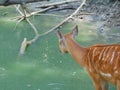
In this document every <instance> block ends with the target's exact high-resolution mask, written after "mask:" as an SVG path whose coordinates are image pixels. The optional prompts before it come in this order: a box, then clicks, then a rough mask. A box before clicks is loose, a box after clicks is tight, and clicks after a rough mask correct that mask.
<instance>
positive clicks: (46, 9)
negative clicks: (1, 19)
mask: <svg viewBox="0 0 120 90" xmlns="http://www.w3.org/2000/svg"><path fill="white" fill-rule="evenodd" d="M52 8H54V6H50V7H48V8H45V9H42V10H39V11H36V12H32V13H30V14H26V16H25V17H26V18H28V17H30V16H32V15H35V14H38V13H43V12H46V11H48V10H50V9H52ZM21 18H24V16H23V15H22V16H17V17H14V18H13V19H21Z"/></svg>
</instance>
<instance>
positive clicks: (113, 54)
mask: <svg viewBox="0 0 120 90" xmlns="http://www.w3.org/2000/svg"><path fill="white" fill-rule="evenodd" d="M114 56H115V52H113V53H112V58H111V60H110V63H111V64H112V62H113V59H114Z"/></svg>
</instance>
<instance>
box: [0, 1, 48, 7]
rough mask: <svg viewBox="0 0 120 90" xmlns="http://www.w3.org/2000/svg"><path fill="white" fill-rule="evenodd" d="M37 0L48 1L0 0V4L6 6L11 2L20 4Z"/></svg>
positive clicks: (11, 3)
mask: <svg viewBox="0 0 120 90" xmlns="http://www.w3.org/2000/svg"><path fill="white" fill-rule="evenodd" d="M38 1H48V0H0V6H8V5H13V4H22V3H32V2H38Z"/></svg>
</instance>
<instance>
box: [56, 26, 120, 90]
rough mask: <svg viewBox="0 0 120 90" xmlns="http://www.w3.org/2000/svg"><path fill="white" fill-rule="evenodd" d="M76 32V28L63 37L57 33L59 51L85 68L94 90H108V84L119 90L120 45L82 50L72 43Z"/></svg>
mask: <svg viewBox="0 0 120 90" xmlns="http://www.w3.org/2000/svg"><path fill="white" fill-rule="evenodd" d="M75 30H76V31H75ZM77 32H78V31H77V26H76V27H75V28H74V29H73V31H72V33H70V34H65V35H63V34H62V33H60V32H58V36H60V37H59V38H60V39H59V45H60V49H61V51H62V52H63V53H67V52H69V53H70V54H71V56H72V57H73V58H74V59H75V60H76V61H77V62H78V63H79V64H80V65H81V66H83V67H84V68H86V70H87V71H88V73H89V75H90V76H91V78H92V80H93V82H94V85H95V88H96V90H108V82H110V83H112V84H114V85H116V86H117V90H120V45H119V44H112V45H102V44H97V45H93V46H90V47H87V48H84V47H82V46H80V45H78V44H77V43H76V42H75V41H74V38H73V35H76V33H77ZM73 33H75V34H73ZM63 43H64V45H63Z"/></svg>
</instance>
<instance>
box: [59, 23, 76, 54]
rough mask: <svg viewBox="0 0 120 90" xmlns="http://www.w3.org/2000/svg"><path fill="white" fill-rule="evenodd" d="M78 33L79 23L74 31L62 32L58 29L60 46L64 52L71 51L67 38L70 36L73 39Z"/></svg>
mask: <svg viewBox="0 0 120 90" xmlns="http://www.w3.org/2000/svg"><path fill="white" fill-rule="evenodd" d="M76 35H78V26H77V25H76V26H75V27H74V28H73V30H72V32H71V33H69V34H62V33H61V32H60V31H57V36H58V38H59V47H60V51H61V52H62V53H68V52H69V49H68V47H67V42H66V40H67V39H69V38H71V39H73V38H74V37H75V36H76Z"/></svg>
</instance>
